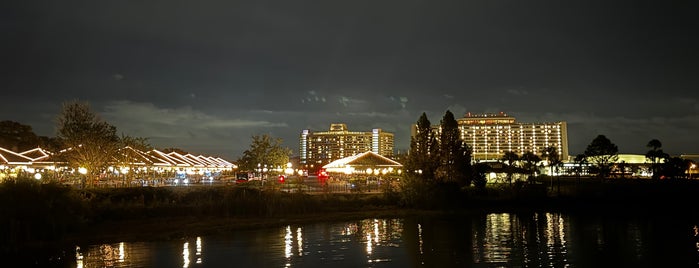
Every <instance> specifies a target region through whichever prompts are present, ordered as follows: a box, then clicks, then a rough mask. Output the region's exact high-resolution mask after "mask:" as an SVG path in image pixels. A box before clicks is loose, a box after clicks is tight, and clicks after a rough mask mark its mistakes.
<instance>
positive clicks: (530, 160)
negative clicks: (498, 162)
mask: <svg viewBox="0 0 699 268" xmlns="http://www.w3.org/2000/svg"><path fill="white" fill-rule="evenodd" d="M521 160H522V162H523V163H524V166H523V167H524V169H526V170H527V171H529V176H530V178H531V176H533V175H534V172H535V171H536V164H537V163H539V162H541V157H539V156H538V155H536V154H535V153H533V152H525V153H524V154H522V157H521Z"/></svg>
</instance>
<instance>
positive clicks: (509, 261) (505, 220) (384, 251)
mask: <svg viewBox="0 0 699 268" xmlns="http://www.w3.org/2000/svg"><path fill="white" fill-rule="evenodd" d="M697 224H699V222H697V218H694V217H693V216H691V215H690V216H687V215H674V214H672V213H666V214H664V215H663V216H658V215H655V216H650V215H628V214H625V215H614V214H593V213H575V214H568V213H549V212H528V213H482V214H450V215H437V216H435V215H430V216H410V217H403V218H377V219H374V218H369V219H363V220H350V221H341V222H319V223H309V224H299V225H286V226H280V227H277V228H262V229H243V230H235V231H231V232H230V233H228V234H225V235H217V236H199V237H190V238H186V239H178V240H168V241H140V242H117V243H111V242H110V243H103V244H90V245H77V246H76V247H75V249H70V251H71V252H70V254H68V256H70V260H68V261H67V264H68V265H69V266H72V267H321V266H323V267H328V266H332V267H336V268H339V267H610V266H621V267H669V266H673V267H678V266H681V267H687V266H697V263H698V261H699V251H698V250H699V240H698V238H699V228H698V227H697ZM144 231H147V230H144ZM73 256H74V257H73ZM64 261H65V260H64ZM64 264H65V263H64Z"/></svg>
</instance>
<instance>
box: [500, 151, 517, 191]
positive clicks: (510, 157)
mask: <svg viewBox="0 0 699 268" xmlns="http://www.w3.org/2000/svg"><path fill="white" fill-rule="evenodd" d="M518 160H519V155H517V153H515V152H513V151H507V152H505V153H504V154H503V155H502V158H500V161H502V162H505V163H507V165H508V166H509V167H507V168H505V172H506V173H507V181H508V182H509V183H510V184H512V174H513V173H514V164H515V162H516V161H518Z"/></svg>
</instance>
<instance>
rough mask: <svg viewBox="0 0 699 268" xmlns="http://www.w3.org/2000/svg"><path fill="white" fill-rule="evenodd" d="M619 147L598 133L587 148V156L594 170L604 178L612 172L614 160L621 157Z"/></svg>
mask: <svg viewBox="0 0 699 268" xmlns="http://www.w3.org/2000/svg"><path fill="white" fill-rule="evenodd" d="M618 154H619V148H618V147H617V146H616V144H614V143H612V141H610V140H609V139H608V138H607V137H605V136H604V135H598V136H597V137H596V138H595V139H593V140H592V142H591V143H590V144H589V145H587V148H586V149H585V157H587V161H588V162H589V163H591V164H593V165H594V166H592V168H593V169H592V171H593V172H596V173H597V175H598V176H599V177H600V178H602V179H604V178H606V177H607V176H608V175H609V173H610V172H611V167H612V165H613V164H614V162H616V161H617V159H619V156H618Z"/></svg>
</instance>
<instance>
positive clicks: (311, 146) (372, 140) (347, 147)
mask: <svg viewBox="0 0 699 268" xmlns="http://www.w3.org/2000/svg"><path fill="white" fill-rule="evenodd" d="M367 151H371V152H374V153H377V154H380V155H382V156H385V157H392V156H393V133H389V132H384V131H382V130H381V129H378V128H377V129H372V130H371V132H357V131H349V130H348V129H347V125H345V124H331V125H330V130H329V131H323V132H313V131H311V130H308V129H304V130H303V131H301V137H300V142H299V156H300V161H299V162H300V163H301V165H302V166H305V167H307V168H317V167H322V166H323V165H325V164H328V163H330V162H332V161H335V160H337V159H341V158H345V157H348V156H352V155H356V154H360V153H364V152H367Z"/></svg>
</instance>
